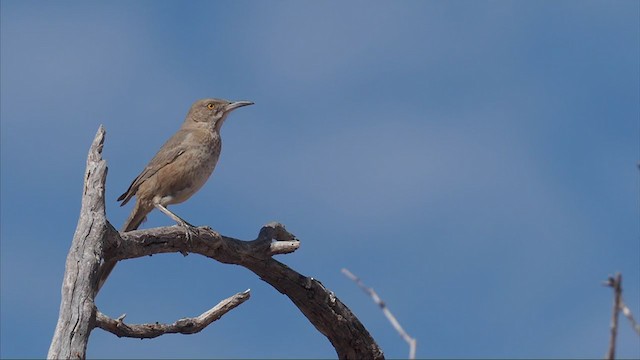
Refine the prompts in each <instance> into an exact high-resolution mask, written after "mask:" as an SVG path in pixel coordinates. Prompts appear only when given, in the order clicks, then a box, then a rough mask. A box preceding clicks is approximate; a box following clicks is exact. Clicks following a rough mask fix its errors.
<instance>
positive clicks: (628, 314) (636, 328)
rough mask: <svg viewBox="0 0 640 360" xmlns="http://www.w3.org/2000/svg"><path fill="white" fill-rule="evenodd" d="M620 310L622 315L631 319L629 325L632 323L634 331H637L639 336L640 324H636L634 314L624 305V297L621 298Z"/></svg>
mask: <svg viewBox="0 0 640 360" xmlns="http://www.w3.org/2000/svg"><path fill="white" fill-rule="evenodd" d="M620 310H621V311H622V314H623V315H624V316H626V317H627V319H629V323H631V327H632V328H633V331H635V332H636V333H637V334H638V335H640V324H638V323H637V322H636V319H634V318H633V314H632V313H631V309H629V307H628V306H627V304H625V303H624V300H623V299H622V297H620Z"/></svg>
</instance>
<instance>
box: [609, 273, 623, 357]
mask: <svg viewBox="0 0 640 360" xmlns="http://www.w3.org/2000/svg"><path fill="white" fill-rule="evenodd" d="M605 285H606V286H609V287H611V288H613V311H612V314H611V337H610V338H609V350H608V351H607V359H609V360H613V359H615V358H616V337H617V335H618V313H619V312H620V300H621V296H622V274H620V273H616V275H615V277H611V276H609V278H608V279H607V281H606V282H605Z"/></svg>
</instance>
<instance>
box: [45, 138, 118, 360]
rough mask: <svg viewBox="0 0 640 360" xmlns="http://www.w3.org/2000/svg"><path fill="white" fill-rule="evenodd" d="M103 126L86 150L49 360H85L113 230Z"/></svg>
mask: <svg viewBox="0 0 640 360" xmlns="http://www.w3.org/2000/svg"><path fill="white" fill-rule="evenodd" d="M104 136H105V130H104V128H103V127H102V126H100V128H99V129H98V132H97V133H96V136H95V138H94V140H93V143H92V144H91V147H90V148H89V155H88V156H87V167H86V170H85V176H84V188H83V192H82V207H81V209H80V217H79V219H78V225H77V226H76V231H75V233H74V235H73V241H72V243H71V249H70V250H69V254H68V255H67V262H66V264H65V272H64V280H63V283H62V300H61V302H60V314H59V316H58V324H57V325H56V330H55V333H54V335H53V339H52V340H51V345H50V347H49V353H48V355H47V358H49V359H70V358H85V357H86V350H87V342H88V340H89V334H90V333H91V330H92V329H93V322H94V320H93V319H94V310H95V305H94V298H95V289H96V285H97V282H98V277H97V271H98V268H99V266H100V255H101V254H102V253H103V244H104V243H105V242H107V241H108V240H107V239H108V238H110V237H111V236H112V234H113V233H117V232H116V231H115V229H113V227H112V226H111V224H109V223H108V222H107V219H106V215H105V206H104V188H105V186H104V185H105V181H106V177H107V163H106V162H105V161H104V160H103V159H102V147H103V143H104Z"/></svg>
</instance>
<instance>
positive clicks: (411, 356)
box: [342, 268, 416, 359]
mask: <svg viewBox="0 0 640 360" xmlns="http://www.w3.org/2000/svg"><path fill="white" fill-rule="evenodd" d="M342 273H343V274H344V275H345V276H346V277H348V278H349V279H351V280H353V281H355V283H356V284H357V285H358V286H359V287H360V288H361V289H362V290H363V291H364V292H366V293H367V294H369V296H371V299H373V301H374V302H375V303H376V304H377V305H378V306H380V309H382V312H383V313H384V315H385V316H386V317H387V319H388V320H389V322H390V323H391V325H392V326H393V328H394V329H396V331H397V332H398V333H399V334H400V336H401V337H402V339H404V341H406V342H407V344H409V359H415V358H416V339H414V338H412V337H411V336H409V334H407V332H406V331H404V329H403V328H402V326H400V323H399V322H398V320H397V319H396V317H395V316H393V314H392V313H391V311H390V310H389V308H388V307H387V305H386V304H385V303H384V301H382V299H380V297H379V296H378V294H377V293H376V292H375V291H374V290H373V288H370V287H368V286H366V285H365V284H364V283H363V282H362V280H360V278H359V277H357V276H355V275H354V274H353V273H352V272H351V271H349V270H347V269H345V268H343V269H342Z"/></svg>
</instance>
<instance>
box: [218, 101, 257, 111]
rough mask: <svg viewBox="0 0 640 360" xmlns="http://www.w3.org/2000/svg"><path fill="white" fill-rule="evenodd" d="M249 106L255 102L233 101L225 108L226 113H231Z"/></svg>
mask: <svg viewBox="0 0 640 360" xmlns="http://www.w3.org/2000/svg"><path fill="white" fill-rule="evenodd" d="M247 105H253V102H251V101H233V102H230V103H229V104H227V106H225V108H224V112H229V111H231V110H235V109H237V108H239V107H243V106H247Z"/></svg>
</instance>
